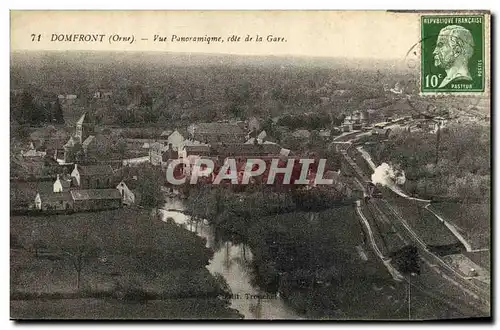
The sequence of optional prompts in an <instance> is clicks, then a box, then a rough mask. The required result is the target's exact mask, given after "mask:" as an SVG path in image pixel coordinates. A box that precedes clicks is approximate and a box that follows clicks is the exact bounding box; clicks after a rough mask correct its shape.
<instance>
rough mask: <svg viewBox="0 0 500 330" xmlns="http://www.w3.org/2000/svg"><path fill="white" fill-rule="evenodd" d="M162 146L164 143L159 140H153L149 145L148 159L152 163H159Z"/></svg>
mask: <svg viewBox="0 0 500 330" xmlns="http://www.w3.org/2000/svg"><path fill="white" fill-rule="evenodd" d="M163 147H164V145H163V144H162V143H160V142H154V143H152V144H151V145H150V146H149V159H150V162H151V164H152V165H154V166H159V165H161V161H162V153H163Z"/></svg>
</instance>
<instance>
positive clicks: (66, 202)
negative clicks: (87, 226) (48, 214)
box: [35, 191, 73, 211]
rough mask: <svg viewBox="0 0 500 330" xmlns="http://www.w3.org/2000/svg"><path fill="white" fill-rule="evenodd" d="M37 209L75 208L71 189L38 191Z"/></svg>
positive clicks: (36, 197) (64, 209) (68, 209)
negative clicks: (55, 191) (56, 191)
mask: <svg viewBox="0 0 500 330" xmlns="http://www.w3.org/2000/svg"><path fill="white" fill-rule="evenodd" d="M35 209H36V210H40V211H71V210H73V199H72V198H71V193H70V192H69V191H62V192H58V193H54V192H40V193H37V194H36V196H35Z"/></svg>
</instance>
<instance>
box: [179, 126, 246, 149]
mask: <svg viewBox="0 0 500 330" xmlns="http://www.w3.org/2000/svg"><path fill="white" fill-rule="evenodd" d="M245 137H246V133H245V131H244V130H243V129H242V128H241V127H240V126H238V125H237V124H231V123H199V124H192V125H190V126H189V127H188V138H189V139H190V140H193V141H198V142H201V143H208V144H215V143H240V142H241V143H243V142H245Z"/></svg>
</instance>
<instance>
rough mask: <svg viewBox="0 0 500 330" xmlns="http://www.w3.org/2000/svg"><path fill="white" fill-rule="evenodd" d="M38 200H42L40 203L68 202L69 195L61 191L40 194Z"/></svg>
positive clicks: (67, 192)
mask: <svg viewBox="0 0 500 330" xmlns="http://www.w3.org/2000/svg"><path fill="white" fill-rule="evenodd" d="M40 199H41V200H42V202H59V201H70V200H71V193H70V192H69V191H63V192H59V193H55V192H49V193H40Z"/></svg>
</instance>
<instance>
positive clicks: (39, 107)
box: [10, 91, 64, 126]
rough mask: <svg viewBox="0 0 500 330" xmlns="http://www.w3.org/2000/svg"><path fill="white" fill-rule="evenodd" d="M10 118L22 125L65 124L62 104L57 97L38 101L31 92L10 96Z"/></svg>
mask: <svg viewBox="0 0 500 330" xmlns="http://www.w3.org/2000/svg"><path fill="white" fill-rule="evenodd" d="M10 118H11V121H14V122H17V123H18V124H20V125H24V124H29V125H32V126H40V125H42V124H44V123H53V124H64V116H63V111H62V107H61V102H60V101H59V98H58V97H57V96H56V95H54V96H52V97H48V98H43V99H40V100H37V99H36V98H35V97H34V96H33V95H32V94H31V93H30V92H29V91H22V92H21V93H19V94H16V93H11V94H10Z"/></svg>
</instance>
